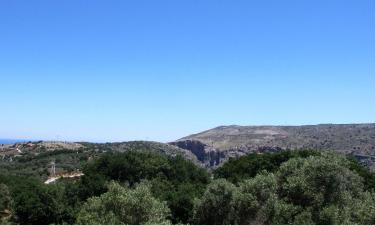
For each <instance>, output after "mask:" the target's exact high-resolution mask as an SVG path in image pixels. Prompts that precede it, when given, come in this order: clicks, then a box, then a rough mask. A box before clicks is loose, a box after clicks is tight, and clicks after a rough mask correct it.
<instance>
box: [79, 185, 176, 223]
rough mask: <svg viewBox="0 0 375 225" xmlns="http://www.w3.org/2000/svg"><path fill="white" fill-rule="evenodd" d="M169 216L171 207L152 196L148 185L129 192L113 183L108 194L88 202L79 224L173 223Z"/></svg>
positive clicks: (138, 186)
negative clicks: (168, 218)
mask: <svg viewBox="0 0 375 225" xmlns="http://www.w3.org/2000/svg"><path fill="white" fill-rule="evenodd" d="M168 215H169V209H168V207H167V206H166V204H165V203H163V202H160V201H159V200H157V199H156V198H154V197H153V196H152V194H151V191H150V187H149V186H148V185H146V184H140V185H137V186H135V188H134V189H129V188H124V187H122V186H121V185H119V184H117V183H111V184H110V185H109V189H108V192H107V193H105V194H102V195H101V196H100V197H93V198H90V199H88V201H87V203H86V204H84V206H83V207H82V210H81V211H80V213H79V214H78V218H77V222H76V224H77V225H86V224H92V225H95V224H97V225H101V224H107V225H112V224H113V225H122V224H124V225H125V224H129V225H146V224H160V225H161V224H166V225H167V224H170V222H169V221H168V220H167V219H166V218H167V216H168Z"/></svg>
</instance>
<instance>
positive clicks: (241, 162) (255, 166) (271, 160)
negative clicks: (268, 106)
mask: <svg viewBox="0 0 375 225" xmlns="http://www.w3.org/2000/svg"><path fill="white" fill-rule="evenodd" d="M320 154H321V153H320V152H318V151H313V150H298V151H280V152H275V153H272V154H270V153H266V154H256V153H251V154H248V155H246V156H242V157H239V158H231V159H229V161H228V162H226V163H225V164H224V165H223V166H221V167H219V168H218V169H216V170H215V171H214V175H215V178H225V179H227V180H229V181H231V182H233V183H238V182H240V181H242V180H244V179H249V178H253V177H255V176H256V175H257V174H258V173H260V172H261V171H263V170H266V171H269V172H275V171H276V170H277V169H278V168H279V167H280V165H281V164H282V163H284V162H286V161H288V160H289V159H291V158H306V157H309V156H315V155H320Z"/></svg>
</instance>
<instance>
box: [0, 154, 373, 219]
mask: <svg viewBox="0 0 375 225" xmlns="http://www.w3.org/2000/svg"><path fill="white" fill-rule="evenodd" d="M100 151H102V150H100ZM95 152H97V151H96V150H93V151H92V152H91V154H92V155H94V156H95V157H93V159H92V160H88V158H85V159H82V161H80V160H78V161H77V162H80V163H82V164H81V168H82V171H83V173H84V174H85V175H84V176H83V177H81V178H76V179H61V180H60V181H58V182H57V183H55V184H51V185H45V184H43V183H42V182H41V181H40V180H39V179H34V178H31V177H30V176H24V175H25V174H15V173H14V171H15V170H14V169H15V167H14V168H13V169H12V170H11V171H10V172H9V173H6V168H2V171H4V173H2V174H1V175H0V212H2V214H1V215H2V216H1V217H0V218H1V221H0V224H1V223H7V224H39V225H44V224H79V225H81V224H129V225H133V224H134V225H143V224H144V225H146V224H147V225H151V224H153V225H164V224H178V223H180V224H181V223H183V224H191V225H203V224H210V225H216V224H217V225H219V224H220V225H247V224H263V225H284V224H298V225H299V224H301V225H336V224H337V225H339V224H346V225H370V224H371V225H372V224H375V193H374V188H375V186H374V184H375V178H374V174H373V173H371V172H369V171H368V170H367V169H366V168H365V167H363V166H361V165H360V164H359V163H358V162H357V161H355V160H354V159H351V158H345V157H344V156H340V155H336V154H333V153H326V152H318V151H310V150H309V151H284V152H278V153H273V154H250V155H247V156H243V157H240V158H238V159H231V160H229V161H228V162H227V163H225V164H224V165H223V166H222V167H220V168H218V169H216V170H214V171H213V172H212V174H210V173H209V172H207V171H206V170H205V169H203V168H200V167H198V166H196V165H195V164H194V163H192V162H191V161H187V160H186V159H185V158H183V157H182V156H179V155H176V156H171V155H166V154H163V153H160V152H154V151H153V152H151V151H147V150H146V151H141V150H139V151H138V150H137V151H126V152H123V153H119V152H113V151H109V152H107V153H101V154H100V155H95ZM43 154H44V155H43ZM43 154H40V155H38V156H35V157H36V159H39V158H38V157H40V159H45V158H47V159H49V157H51V155H49V154H52V155H53V157H56V156H59V154H58V153H57V152H56V153H43ZM60 154H61V155H60V157H73V156H72V155H71V152H66V156H64V153H60ZM79 154H81V153H80V152H79V153H78V155H79ZM82 154H83V153H82ZM75 155H77V153H75ZM81 156H84V157H90V156H91V155H81ZM34 160H35V158H34ZM83 162H86V163H83ZM17 163H20V162H17ZM25 163H31V162H25ZM4 212H5V213H4Z"/></svg>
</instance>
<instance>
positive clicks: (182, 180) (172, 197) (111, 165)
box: [81, 151, 209, 222]
mask: <svg viewBox="0 0 375 225" xmlns="http://www.w3.org/2000/svg"><path fill="white" fill-rule="evenodd" d="M84 173H85V176H84V177H83V179H82V185H81V187H82V192H81V193H82V194H81V196H83V197H87V196H95V195H98V194H101V193H104V192H105V181H110V180H115V181H118V182H120V183H126V184H129V185H130V186H133V185H134V184H136V183H139V182H140V181H142V180H150V181H151V184H152V187H151V190H152V191H153V193H154V194H155V196H156V197H158V198H159V199H161V200H163V201H167V204H168V206H169V207H170V208H171V211H172V220H173V222H188V221H189V219H191V217H192V209H193V201H194V198H196V197H200V195H201V194H202V193H203V191H204V189H205V187H206V185H207V184H208V182H209V175H208V173H207V172H206V171H205V170H204V169H202V168H198V167H197V166H196V165H194V164H193V163H192V162H189V161H187V160H185V159H184V158H182V157H180V156H176V157H171V156H167V155H163V154H159V153H154V152H149V151H128V152H124V153H107V154H104V155H103V156H102V157H100V158H99V159H97V160H95V161H93V162H92V163H90V164H88V165H87V166H86V167H85V168H84ZM85 192H90V193H85Z"/></svg>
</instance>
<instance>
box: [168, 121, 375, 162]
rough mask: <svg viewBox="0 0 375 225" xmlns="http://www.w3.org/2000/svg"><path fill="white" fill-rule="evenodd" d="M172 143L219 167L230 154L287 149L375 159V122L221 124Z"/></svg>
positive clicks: (236, 155)
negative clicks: (330, 152) (292, 124)
mask: <svg viewBox="0 0 375 225" xmlns="http://www.w3.org/2000/svg"><path fill="white" fill-rule="evenodd" d="M170 144H172V145H175V146H178V147H179V148H182V149H186V150H189V151H191V152H192V153H193V154H195V155H196V156H197V158H198V160H199V161H201V162H202V163H203V164H204V165H206V166H207V167H216V166H218V165H220V164H221V163H222V162H224V161H226V160H227V159H228V158H230V157H238V156H241V155H245V154H248V153H252V152H255V153H264V152H276V151H282V150H286V149H292V150H293V149H314V150H332V151H336V152H339V153H343V154H352V155H354V156H357V155H360V156H361V157H360V158H366V159H367V161H369V160H370V161H372V160H373V158H374V157H372V156H375V124H321V125H307V126H236V125H233V126H220V127H217V128H214V129H211V130H208V131H204V132H201V133H198V134H193V135H190V136H187V137H184V138H181V139H179V140H177V141H175V142H172V143H170ZM370 156H371V157H370ZM374 164H375V162H374Z"/></svg>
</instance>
